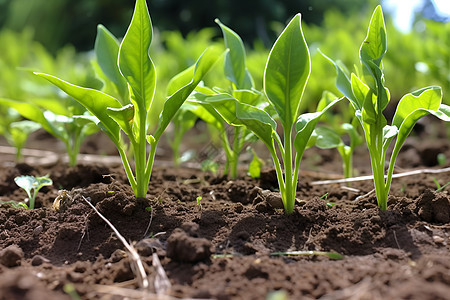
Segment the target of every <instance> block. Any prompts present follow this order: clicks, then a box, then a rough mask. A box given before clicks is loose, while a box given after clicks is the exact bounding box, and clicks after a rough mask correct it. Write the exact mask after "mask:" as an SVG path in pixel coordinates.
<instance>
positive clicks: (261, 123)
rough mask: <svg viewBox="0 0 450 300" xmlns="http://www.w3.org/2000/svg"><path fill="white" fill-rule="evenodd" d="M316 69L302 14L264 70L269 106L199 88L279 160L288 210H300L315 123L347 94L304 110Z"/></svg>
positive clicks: (286, 31)
mask: <svg viewBox="0 0 450 300" xmlns="http://www.w3.org/2000/svg"><path fill="white" fill-rule="evenodd" d="M310 70H311V65H310V55H309V50H308V47H307V44H306V41H305V38H304V36H303V32H302V29H301V16H300V14H297V15H296V16H295V17H294V18H293V19H292V20H291V21H290V22H289V24H288V25H287V26H286V28H285V29H284V31H283V32H282V33H281V34H280V36H279V37H278V39H277V41H276V42H275V44H274V45H273V47H272V50H271V51H270V54H269V58H268V60H267V64H266V68H265V73H264V92H265V94H266V96H267V99H268V103H266V106H267V107H265V110H263V109H261V108H258V107H256V106H253V105H250V104H248V103H244V102H241V101H239V100H238V99H236V98H234V97H233V95H230V94H227V93H219V94H213V95H211V94H209V95H208V94H201V93H196V94H195V97H196V99H197V100H199V101H202V102H204V103H208V104H210V105H211V106H212V107H214V109H215V110H216V111H217V113H219V114H220V115H221V117H222V118H223V119H224V120H226V121H227V122H228V123H229V124H231V125H233V126H245V127H246V128H247V129H248V130H250V131H252V132H253V133H254V134H255V135H256V136H257V137H258V138H259V139H260V140H261V141H262V142H264V144H265V145H266V146H267V148H268V150H269V152H270V154H271V156H272V159H273V162H274V165H275V170H276V174H277V178H278V185H279V189H280V193H281V197H282V200H283V205H284V209H285V211H286V213H292V212H293V210H294V205H295V195H296V191H297V183H298V174H299V166H300V161H301V158H302V156H303V153H304V151H305V149H306V147H307V143H308V140H309V138H310V136H311V134H312V132H313V130H314V127H315V126H316V124H317V122H318V121H319V118H320V117H321V116H322V115H323V114H324V113H325V112H326V111H327V110H328V109H329V108H330V107H332V106H333V105H334V104H335V103H337V102H338V101H340V100H341V99H336V100H334V101H333V102H331V103H330V104H329V105H327V106H326V107H325V108H324V109H323V110H322V111H318V112H315V113H307V114H303V115H300V116H299V106H300V101H301V98H302V96H303V91H304V88H305V86H306V83H307V81H308V78H309V74H310ZM266 110H268V111H275V112H276V115H277V118H278V119H279V121H280V123H281V125H282V132H283V139H281V137H280V136H279V135H278V133H277V122H276V121H275V120H274V119H273V118H272V116H271V114H269V113H267V112H266ZM275 144H276V145H277V146H278V147H276V146H275ZM277 149H278V152H279V153H280V157H281V160H280V159H279V157H278V154H277Z"/></svg>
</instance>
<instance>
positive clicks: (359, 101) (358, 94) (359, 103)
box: [351, 73, 370, 111]
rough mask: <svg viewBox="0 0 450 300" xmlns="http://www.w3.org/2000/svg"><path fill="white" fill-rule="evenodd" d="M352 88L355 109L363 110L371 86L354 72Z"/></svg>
mask: <svg viewBox="0 0 450 300" xmlns="http://www.w3.org/2000/svg"><path fill="white" fill-rule="evenodd" d="M351 89H352V94H353V95H354V100H355V102H354V103H353V102H352V105H353V108H354V109H355V110H359V111H362V108H363V106H364V101H365V100H366V96H367V94H368V93H369V91H370V88H369V87H368V86H367V85H365V84H364V82H362V80H361V79H359V77H358V76H356V75H355V74H354V73H352V75H351Z"/></svg>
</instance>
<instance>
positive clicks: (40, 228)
mask: <svg viewBox="0 0 450 300" xmlns="http://www.w3.org/2000/svg"><path fill="white" fill-rule="evenodd" d="M43 230H44V227H43V226H42V225H39V226H37V227H36V228H34V230H33V235H34V236H38V235H39V234H41V232H42V231H43Z"/></svg>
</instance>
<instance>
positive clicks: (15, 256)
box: [0, 245, 23, 268]
mask: <svg viewBox="0 0 450 300" xmlns="http://www.w3.org/2000/svg"><path fill="white" fill-rule="evenodd" d="M22 259H23V251H22V249H21V248H20V247H18V246H16V245H11V246H8V247H6V248H5V249H3V250H2V251H0V263H1V264H2V265H4V266H5V267H8V268H12V267H17V266H20V264H21V261H22Z"/></svg>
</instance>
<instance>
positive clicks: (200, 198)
mask: <svg viewBox="0 0 450 300" xmlns="http://www.w3.org/2000/svg"><path fill="white" fill-rule="evenodd" d="M202 199H203V197H202V196H198V197H197V198H196V199H195V200H196V201H197V206H198V208H199V209H200V210H202V209H203V207H202Z"/></svg>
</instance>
